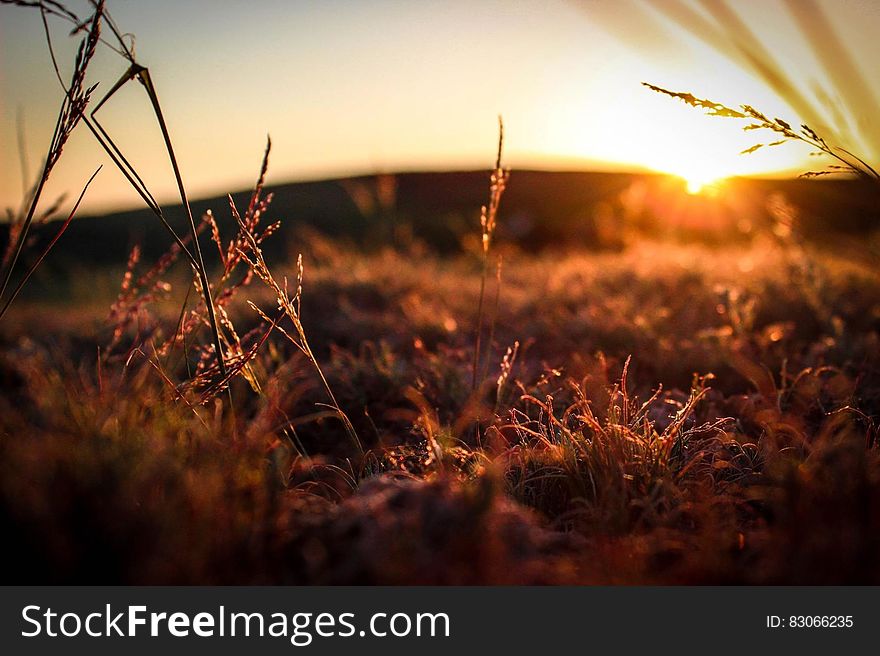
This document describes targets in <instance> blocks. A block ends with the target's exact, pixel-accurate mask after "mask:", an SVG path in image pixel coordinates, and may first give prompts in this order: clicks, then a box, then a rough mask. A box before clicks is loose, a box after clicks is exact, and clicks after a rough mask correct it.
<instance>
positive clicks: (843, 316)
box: [0, 233, 880, 584]
mask: <svg viewBox="0 0 880 656" xmlns="http://www.w3.org/2000/svg"><path fill="white" fill-rule="evenodd" d="M560 246H563V245H560ZM564 246H565V248H564V250H563V249H562V248H557V249H554V248H552V247H551V248H549V249H545V250H544V251H542V252H541V253H538V254H534V253H532V254H527V253H525V252H522V251H519V250H516V249H514V248H506V247H505V246H504V245H503V244H500V245H499V246H498V250H497V252H499V253H500V252H503V254H504V260H503V268H502V274H501V288H500V293H498V295H497V301H496V275H495V263H494V260H493V261H492V265H491V267H490V272H489V275H488V277H487V279H488V282H487V292H486V302H485V308H486V310H485V316H486V318H487V321H486V325H487V326H488V324H489V323H493V324H494V329H493V330H492V334H491V340H490V336H489V334H488V333H489V330H488V328H487V330H486V331H485V332H484V334H483V343H482V346H483V348H482V350H483V354H484V356H485V357H484V358H481V361H480V363H479V365H478V368H477V369H478V376H477V385H476V389H474V385H473V380H472V378H473V353H474V343H475V331H476V321H477V314H478V309H477V308H478V298H479V290H480V280H481V264H480V257H479V255H478V254H468V253H463V254H458V255H448V256H442V257H441V256H439V255H436V254H432V253H431V252H430V251H429V250H425V249H424V248H421V247H419V246H418V245H417V244H414V245H412V246H410V247H402V248H398V249H395V250H392V249H385V250H381V249H379V250H377V249H372V250H369V251H366V250H362V249H355V248H354V247H350V246H343V245H341V244H339V243H337V242H334V241H333V240H331V239H329V238H325V237H319V236H317V235H316V234H315V233H308V237H307V238H304V239H302V240H300V241H299V242H297V243H296V244H295V249H294V248H293V247H292V248H291V251H292V252H295V251H302V253H303V255H304V260H303V279H302V299H301V303H302V305H301V315H300V316H301V318H302V327H303V330H304V333H305V334H306V335H307V336H308V341H309V344H310V347H311V350H312V351H313V353H314V358H315V360H316V362H317V364H318V365H319V367H320V370H321V372H322V373H323V374H324V376H325V377H326V380H327V383H328V387H329V388H330V389H331V390H332V392H333V394H334V395H335V399H336V401H337V402H338V405H339V407H340V409H342V410H343V411H344V412H345V415H346V416H347V417H348V419H349V420H350V423H351V426H350V430H347V429H346V426H345V425H344V424H343V423H342V422H341V421H339V418H338V417H337V416H336V415H335V413H334V412H333V411H332V410H331V409H330V408H328V405H327V404H328V398H327V396H326V389H325V388H324V386H323V385H322V384H321V381H320V378H319V375H318V372H317V370H316V368H315V367H314V366H313V364H312V363H311V362H310V361H309V358H308V356H307V355H304V354H303V352H302V350H301V349H299V348H298V347H296V346H295V345H294V344H293V343H292V340H287V339H285V338H284V336H283V335H282V334H281V333H280V332H279V330H278V328H281V329H284V330H285V331H287V332H288V333H289V334H292V333H295V331H296V328H295V326H294V325H293V324H292V322H291V321H290V318H289V317H287V318H284V319H282V320H280V322H279V323H278V328H276V330H274V331H273V332H272V333H271V334H270V335H269V336H268V338H267V339H265V341H261V338H262V337H263V335H264V334H265V331H266V326H265V325H261V323H260V321H259V316H258V315H257V314H256V313H255V312H254V311H253V310H252V309H251V308H250V307H249V306H248V305H247V304H246V302H245V301H246V300H252V301H254V302H255V303H257V305H258V306H259V307H260V308H261V309H262V311H263V312H265V313H266V315H267V316H268V317H269V318H274V317H275V316H276V314H277V309H276V307H275V305H276V299H275V295H273V294H272V293H271V292H270V291H269V290H267V289H266V287H265V286H263V285H262V283H261V281H260V280H258V279H257V278H256V277H255V278H254V279H253V280H252V281H251V282H250V284H249V285H248V286H246V287H243V288H242V289H239V290H237V292H236V296H235V298H234V299H233V300H232V301H231V302H230V303H229V305H228V313H229V317H230V320H231V321H232V322H234V324H235V326H236V328H237V329H238V334H239V335H240V336H241V344H242V349H243V351H244V352H248V349H249V348H250V346H251V345H257V346H259V349H258V350H257V351H256V353H257V354H256V357H255V358H254V359H252V360H250V361H249V363H248V366H247V368H246V369H244V370H243V372H244V373H245V374H246V375H244V376H240V377H237V378H236V379H234V380H233V382H232V385H231V388H230V390H229V391H228V393H227V392H226V391H223V390H220V389H216V390H214V392H215V393H211V394H209V393H208V392H211V388H210V386H209V385H208V384H207V383H206V384H205V385H203V386H202V387H197V386H193V385H187V384H186V382H185V381H186V380H187V379H188V376H189V375H191V374H192V373H193V371H189V372H188V369H194V370H196V373H197V375H198V372H202V373H204V376H203V382H204V380H207V379H208V378H209V377H210V376H209V374H210V357H209V356H210V352H208V351H201V355H199V353H200V352H199V351H198V350H196V347H195V346H193V345H191V344H190V345H187V346H186V347H185V348H186V349H188V350H187V351H186V352H187V354H188V355H187V357H186V358H184V355H183V352H184V351H183V349H182V348H177V347H176V346H175V347H170V348H167V349H163V348H162V346H163V343H164V342H166V341H167V339H168V336H169V335H172V334H173V333H174V331H175V326H177V325H178V324H180V323H181V321H180V320H181V314H180V303H181V302H182V300H183V296H184V295H185V293H186V292H185V289H186V287H187V279H186V278H185V277H184V274H185V272H184V271H182V268H179V269H173V270H171V271H169V272H168V273H167V274H166V273H163V274H162V275H161V276H160V277H161V278H162V280H163V281H167V282H168V284H169V285H170V286H171V287H170V291H168V290H166V288H165V287H162V288H161V289H160V288H159V287H155V289H154V287H150V289H154V291H156V292H157V293H156V296H157V299H146V300H144V302H143V303H142V304H141V305H138V307H137V308H136V309H135V311H134V313H133V314H132V315H131V317H133V319H132V321H130V322H129V323H127V324H124V325H123V323H122V322H121V320H120V316H119V312H117V315H116V316H115V317H114V318H111V319H109V320H108V314H109V309H110V306H111V304H113V302H114V299H115V297H116V294H117V293H118V288H119V280H120V279H121V278H122V274H123V271H121V270H114V269H113V268H112V267H107V268H102V269H100V270H97V271H90V272H88V274H85V273H82V272H80V273H78V274H77V275H76V276H73V277H72V278H71V279H70V280H66V281H65V282H64V283H63V284H60V283H59V285H60V286H61V287H62V288H63V293H56V294H44V295H43V297H40V295H39V294H31V295H30V296H29V297H27V298H25V299H23V300H22V301H21V302H20V303H19V304H18V305H17V306H16V307H15V308H14V310H13V311H12V312H11V313H10V314H9V315H7V317H6V318H4V321H3V322H2V324H0V379H2V385H3V391H4V393H3V395H2V398H0V406H2V411H0V430H2V433H3V440H2V442H0V451H2V458H0V468H2V476H0V526H2V528H3V529H4V530H3V534H4V536H6V547H7V549H9V550H10V553H11V554H12V558H11V559H10V561H9V562H11V563H15V566H14V569H13V570H12V571H11V572H10V574H9V575H8V577H7V578H10V579H12V580H15V581H28V582H31V583H33V582H36V581H38V580H39V581H45V582H75V581H76V582H83V583H292V584H304V583H331V584H341V583H374V584H386V583H395V584H414V583H440V584H475V583H480V584H483V583H486V584H496V583H549V584H560V583H575V584H599V583H601V584H619V583H622V584H633V583H672V584H678V583H768V584H781V583H794V584H805V583H818V584H822V583H875V584H876V583H878V582H880V555H878V554H880V451H878V445H877V428H876V423H875V422H876V417H877V415H878V413H880V368H878V365H880V349H878V329H880V280H878V278H877V275H876V272H877V269H876V267H874V268H872V267H869V266H864V265H863V264H859V263H856V260H855V259H854V258H851V257H847V256H841V255H833V254H830V253H827V252H824V251H822V250H821V249H818V248H816V247H814V246H811V245H807V244H804V243H801V242H798V241H797V240H795V239H793V238H780V237H779V236H774V235H772V234H769V233H768V235H767V236H763V237H762V236H754V238H753V239H750V240H747V241H744V240H739V241H738V242H737V244H736V245H730V246H717V245H716V246H709V245H700V244H696V243H694V244H682V243H676V242H672V241H662V240H652V239H647V238H643V239H636V240H629V242H628V244H627V245H625V246H624V247H623V248H622V250H616V251H614V252H589V251H587V250H586V249H585V248H580V247H578V245H577V244H564ZM272 265H273V267H274V269H275V271H276V278H277V279H278V280H281V278H282V274H286V275H287V276H288V279H289V285H290V288H291V293H292V288H293V286H294V283H295V281H296V276H297V271H296V266H295V255H292V256H291V257H290V258H289V259H284V258H281V259H280V261H277V262H273V263H272ZM138 266H139V267H140V268H135V273H143V271H146V270H149V268H150V267H151V266H152V263H150V262H146V263H143V264H142V265H138ZM47 275H48V274H47ZM136 277H137V276H135V278H136ZM157 279H158V278H157ZM148 282H149V281H148ZM150 284H152V283H150ZM37 285H38V286H39V285H42V288H43V289H44V290H46V289H51V288H52V281H51V279H47V278H45V277H44V278H43V279H40V280H38V281H37ZM147 286H149V285H147ZM166 292H167V293H166ZM193 298H195V295H193ZM190 306H191V307H192V301H190ZM117 309H118V308H117ZM492 317H495V320H494V321H492ZM114 325H115V326H116V327H121V329H120V331H119V334H117V335H116V336H115V339H114V334H113V333H114ZM251 329H254V330H253V332H250V331H251ZM191 336H192V340H193V341H194V342H197V341H199V340H201V342H202V343H208V342H209V341H210V340H209V337H208V334H207V332H205V331H204V330H201V329H198V328H196V329H194V330H193V332H192V333H191ZM294 337H295V335H294ZM487 343H489V346H488V347H487V346H486V344H487ZM508 349H510V350H508ZM505 354H507V356H506V357H505ZM627 362H628V364H627ZM246 379H250V383H249V382H248V380H246ZM255 390H256V391H255ZM353 436H354V439H352V438H353ZM358 443H359V445H358ZM10 582H11V581H10Z"/></svg>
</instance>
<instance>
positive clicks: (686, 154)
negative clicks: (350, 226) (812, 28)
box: [0, 0, 880, 212]
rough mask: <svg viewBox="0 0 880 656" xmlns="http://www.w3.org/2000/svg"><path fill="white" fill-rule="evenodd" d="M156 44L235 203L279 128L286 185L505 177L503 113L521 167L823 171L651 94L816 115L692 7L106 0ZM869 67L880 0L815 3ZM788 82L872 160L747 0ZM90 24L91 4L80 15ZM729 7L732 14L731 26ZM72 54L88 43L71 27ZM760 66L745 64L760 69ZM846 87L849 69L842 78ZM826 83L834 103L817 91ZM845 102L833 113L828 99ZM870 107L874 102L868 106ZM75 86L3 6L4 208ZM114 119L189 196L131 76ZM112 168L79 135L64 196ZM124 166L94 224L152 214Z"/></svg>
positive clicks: (191, 169)
mask: <svg viewBox="0 0 880 656" xmlns="http://www.w3.org/2000/svg"><path fill="white" fill-rule="evenodd" d="M107 4H108V8H109V9H110V11H111V13H112V14H113V16H114V18H115V19H116V22H117V23H118V25H119V26H120V28H121V29H122V30H124V31H131V32H134V33H135V34H136V36H137V42H136V52H137V55H138V59H139V60H140V61H141V62H142V63H143V64H144V65H147V66H148V67H149V68H150V71H151V73H152V76H153V79H154V82H155V83H156V86H157V88H158V91H159V95H160V98H161V101H162V103H163V107H164V110H165V114H166V117H167V119H168V123H169V127H170V130H171V135H172V138H173V140H174V143H175V146H176V148H177V154H178V156H179V159H180V163H181V168H182V171H183V174H184V178H185V180H186V181H187V185H188V187H189V191H190V195H191V196H192V197H194V198H195V197H200V196H206V195H214V194H218V193H224V192H227V191H235V190H238V189H241V188H244V187H246V186H248V185H249V184H251V183H252V180H253V179H254V177H255V176H256V174H257V169H258V166H259V161H260V156H261V152H262V149H263V145H264V141H265V135H266V134H267V133H269V134H271V136H272V139H273V143H274V149H273V156H272V162H271V169H270V181H271V182H275V183H280V182H286V181H290V180H297V179H304V178H318V177H327V176H341V175H349V174H356V173H369V172H375V171H385V172H389V171H398V170H440V169H462V168H488V167H489V166H490V165H491V163H492V160H493V156H494V147H495V140H496V138H497V137H496V116H497V115H498V114H503V116H504V120H505V125H506V128H507V142H506V144H507V148H506V163H507V164H508V165H509V166H511V167H513V168H514V169H516V168H524V167H532V168H544V169H554V168H567V169H605V170H608V169H615V170H619V169H624V170H644V169H651V170H657V171H663V172H670V173H675V174H679V175H682V176H684V177H686V178H702V179H705V180H706V181H708V180H711V179H712V178H716V177H719V176H725V175H732V174H764V173H780V172H785V171H788V172H790V171H796V170H799V169H801V168H803V167H808V166H811V165H814V163H812V162H810V161H808V160H810V158H809V157H807V153H806V151H805V150H802V149H799V148H797V147H790V146H784V147H780V148H775V149H764V150H762V151H759V152H757V153H755V154H754V155H751V156H739V155H738V153H739V151H741V150H742V149H744V148H747V147H748V146H751V145H752V144H753V143H755V134H754V133H743V132H741V131H740V130H739V129H738V126H737V125H736V124H735V123H733V122H729V121H724V120H720V119H712V118H708V117H702V116H700V115H699V113H698V112H696V111H695V110H693V109H691V108H688V107H686V106H684V105H683V104H682V103H678V102H673V101H672V100H671V99H669V98H665V97H662V96H659V95H657V94H654V93H652V92H650V91H648V90H647V89H645V88H644V87H642V86H641V85H640V82H642V81H649V82H652V83H655V84H658V85H660V86H664V87H667V88H671V89H674V90H682V91H684V90H687V91H691V92H693V93H695V94H696V95H699V96H702V97H709V98H712V99H714V100H718V101H721V102H725V103H727V104H730V105H734V106H736V105H737V104H738V103H742V102H747V103H749V104H752V105H755V106H757V107H759V108H761V109H763V110H764V111H766V112H767V113H768V114H771V115H773V116H782V117H783V118H786V119H788V120H790V121H791V122H796V121H798V118H799V112H797V111H795V110H794V109H792V103H791V102H789V101H788V99H785V98H782V97H780V95H779V94H778V93H777V92H775V91H773V90H772V89H770V88H769V87H768V86H767V84H765V82H764V81H762V80H761V79H760V77H759V76H758V75H756V74H755V72H754V69H750V68H749V66H748V65H746V64H744V63H743V55H742V54H741V53H740V56H739V57H736V56H733V55H731V51H730V50H729V49H728V50H725V48H723V47H718V45H719V44H717V43H716V44H714V45H711V44H707V43H706V42H705V41H703V40H701V39H700V38H698V37H696V36H695V35H694V34H693V33H691V32H689V31H688V30H687V29H686V26H683V25H682V23H681V21H680V20H677V19H675V17H674V16H673V14H674V13H675V12H676V11H678V12H680V11H681V7H685V8H687V7H692V8H694V9H695V10H696V11H698V12H701V13H700V15H705V16H706V17H707V18H708V19H710V20H711V19H712V18H713V16H711V15H710V14H708V13H706V10H705V6H701V5H700V3H698V2H688V1H687V0H681V1H673V0H667V1H665V2H661V1H659V0H658V1H657V2H638V1H637V0H581V1H578V2H576V1H569V0H507V1H503V0H445V1H443V2H440V1H430V2H429V1H424V0H363V1H355V0H348V1H342V0H309V1H306V0H293V1H290V0H288V1H282V0H260V1H255V0H250V1H247V2H244V1H238V0H230V1H226V2H215V1H209V0H185V1H171V0H152V1H150V2H135V1H134V0H109V2H108V3H107ZM815 4H816V5H817V6H818V7H819V8H820V9H821V10H822V11H823V12H824V14H825V16H826V17H827V18H828V20H829V22H830V25H831V26H832V27H833V29H834V31H835V32H836V34H837V35H838V36H839V37H840V40H841V42H842V43H844V44H845V45H846V47H847V48H848V51H849V53H850V55H851V56H852V58H853V61H854V66H855V67H856V68H857V69H858V70H859V73H860V74H861V75H862V76H863V80H862V82H860V83H859V84H857V85H851V86H852V87H858V88H851V89H850V91H852V92H853V93H854V94H858V93H860V94H862V95H861V96H858V95H854V96H852V97H851V98H850V100H852V98H857V99H861V100H862V101H864V99H865V98H867V97H873V98H876V95H874V94H875V93H876V91H877V90H878V89H880V70H878V67H877V66H876V65H868V64H866V62H876V61H877V60H878V54H880V53H878V50H880V44H878V41H877V38H876V34H877V33H878V28H880V3H876V2H870V1H869V0H862V1H856V0H825V1H822V2H816V3H815ZM727 6H728V7H730V8H732V9H733V10H735V13H736V14H737V15H738V16H739V17H740V18H741V19H742V21H743V23H744V24H745V25H747V26H748V28H749V29H750V30H752V31H753V32H754V36H755V37H756V38H757V39H758V41H759V42H760V43H761V44H763V46H764V47H765V48H766V49H767V50H768V51H769V52H771V53H772V55H773V56H774V57H775V58H776V60H777V63H778V64H779V66H780V67H781V69H782V70H783V71H784V74H785V75H786V76H787V78H788V79H790V80H791V81H792V83H793V84H794V85H795V86H796V87H797V88H798V89H800V90H801V91H802V92H803V93H804V94H805V95H807V96H808V97H809V98H811V99H813V100H816V102H817V104H818V105H820V106H822V107H823V108H825V109H824V110H823V112H824V113H823V114H822V119H823V120H827V122H828V124H829V125H832V124H833V125H839V123H840V117H838V118H835V117H834V112H833V111H829V110H828V109H827V108H828V107H829V106H830V107H837V109H838V110H839V112H838V113H839V114H840V116H842V117H843V119H844V120H845V121H849V122H850V123H851V129H850V130H848V131H845V132H846V134H847V138H848V139H849V140H850V141H848V142H847V143H846V145H847V146H849V147H851V148H852V149H855V150H857V151H858V152H862V153H866V154H867V155H868V156H870V157H875V156H877V155H878V154H880V149H878V143H877V141H876V140H874V139H873V138H872V137H871V135H870V134H866V130H867V128H866V129H861V128H864V127H865V126H866V125H867V124H868V123H867V122H868V121H870V119H871V117H870V116H868V117H866V116H864V115H860V112H862V111H863V110H865V105H864V103H863V102H861V103H860V106H859V107H851V106H848V105H847V103H846V102H845V100H846V99H844V98H841V97H840V92H841V88H840V85H841V79H839V78H838V79H837V80H836V81H835V80H834V79H833V72H832V71H829V70H828V69H827V68H823V66H822V65H821V62H820V61H819V60H820V59H821V53H818V54H817V53H816V52H814V51H813V50H812V49H811V48H810V46H809V45H808V42H807V40H806V39H805V38H804V35H803V33H802V32H801V31H799V28H798V23H797V21H796V20H794V18H793V16H792V14H791V13H790V11H789V10H788V5H787V4H786V3H785V2H784V1H783V0H779V1H775V0H765V1H763V2H745V1H742V2H737V1H733V0H732V1H730V2H728V3H727ZM71 7H72V8H75V9H76V10H78V11H81V12H82V13H83V14H85V13H86V9H85V8H84V4H83V3H80V4H76V3H71ZM716 16H717V15H716ZM50 25H51V26H52V27H53V28H54V36H55V40H56V44H57V46H58V50H59V53H60V54H61V61H62V63H63V64H65V63H66V64H67V65H68V68H66V69H65V75H67V74H68V73H67V71H69V62H70V61H72V53H73V51H74V49H75V45H76V40H74V39H71V38H68V37H67V33H68V32H69V26H68V25H67V24H66V23H63V22H62V21H58V20H53V21H51V23H50ZM746 59H747V56H746ZM124 70H125V64H124V62H123V61H122V60H121V59H120V58H119V57H117V56H115V55H113V53H110V52H103V53H102V54H101V56H100V58H99V59H98V60H96V65H95V67H94V70H93V71H92V77H91V81H92V82H96V81H100V86H99V88H98V92H97V93H98V94H99V95H100V93H101V90H103V91H104V92H106V91H107V90H108V89H109V88H110V87H111V86H112V85H113V83H114V82H115V81H116V79H117V77H118V76H119V75H120V74H121V73H122V72H123V71H124ZM847 79H851V78H846V75H845V74H844V86H846V84H845V82H846V80H847ZM817 89H824V90H825V91H824V92H817ZM823 93H824V94H826V95H828V96H830V102H828V101H827V100H823V99H822V95H823ZM865 94H867V95H865ZM60 101H61V90H60V88H59V86H58V83H57V81H56V80H55V79H54V76H53V74H52V73H51V66H50V62H49V58H48V54H47V51H46V47H45V43H44V40H43V38H42V26H41V23H40V19H39V15H38V13H36V12H35V11H33V10H27V9H23V8H18V7H7V6H3V7H0V153H2V177H0V207H7V206H17V205H18V203H19V201H20V197H21V186H22V183H21V176H20V172H19V156H18V147H17V139H16V123H17V120H16V116H17V115H21V116H22V117H23V125H24V129H25V135H26V150H27V154H28V159H29V163H30V168H31V170H35V169H36V168H37V166H38V164H39V162H40V160H41V159H42V157H43V155H44V151H45V148H46V146H47V145H48V140H49V138H50V136H51V131H52V127H53V125H54V119H55V115H56V113H57V109H58V106H59V104H60ZM102 113H103V115H104V119H105V125H106V126H107V127H108V129H109V131H110V132H111V133H112V134H113V135H114V138H116V139H117V141H118V143H119V145H120V146H121V148H122V149H123V151H124V152H125V153H126V154H127V155H129V156H130V159H131V161H133V162H134V163H135V165H136V166H137V168H138V170H139V171H140V172H142V174H143V175H144V178H145V179H146V180H147V182H148V184H149V185H150V186H151V188H152V189H153V191H154V193H155V195H156V196H157V197H158V198H159V199H160V200H169V199H172V198H173V197H174V186H173V178H172V177H171V171H170V168H169V167H168V166H167V160H166V158H165V154H164V151H163V149H162V145H161V141H160V135H159V132H158V129H157V128H156V125H155V123H154V122H152V120H151V114H150V109H149V104H148V101H147V98H146V96H145V95H144V93H143V90H142V89H141V88H140V87H139V85H137V84H134V83H133V84H131V85H130V88H128V87H127V88H126V89H125V90H124V91H123V92H121V94H120V95H119V97H118V99H114V100H113V101H111V103H110V104H109V105H108V106H107V108H106V110H103V112H102ZM101 163H104V164H107V163H108V162H107V160H106V158H105V157H104V156H103V154H102V153H101V151H100V149H99V148H98V146H97V144H95V143H94V141H93V139H92V137H91V135H90V134H89V133H88V131H87V129H86V128H85V126H81V127H80V128H79V129H78V131H77V133H76V134H75V135H74V137H73V139H72V141H71V143H70V145H69V148H68V149H67V150H66V151H65V154H64V156H63V157H62V159H61V162H60V164H59V165H58V168H57V170H56V172H55V173H54V177H53V180H52V184H51V186H50V189H49V192H48V193H49V195H54V194H57V193H60V192H61V191H64V190H68V191H70V192H71V193H72V194H74V195H75V194H76V192H78V190H79V188H81V186H82V184H83V183H84V182H85V180H86V179H87V178H88V176H89V175H90V174H91V172H92V171H93V170H94V169H95V168H96V167H97V165H99V164H101ZM139 202H140V201H139V198H138V197H137V196H136V194H135V192H134V191H133V190H131V189H130V188H129V187H128V186H127V184H126V183H125V181H124V179H123V178H122V176H121V175H120V174H118V173H117V172H116V171H114V170H112V165H111V166H105V167H104V170H103V171H102V172H101V174H100V176H99V178H98V180H97V181H96V183H95V184H94V186H93V188H92V190H90V194H89V197H88V199H87V201H86V206H85V208H84V211H85V212H90V211H91V212H97V211H102V210H106V209H111V208H122V207H129V206H137V205H138V204H139Z"/></svg>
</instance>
